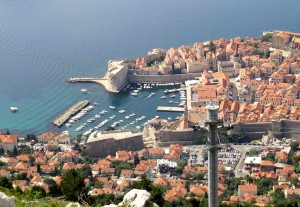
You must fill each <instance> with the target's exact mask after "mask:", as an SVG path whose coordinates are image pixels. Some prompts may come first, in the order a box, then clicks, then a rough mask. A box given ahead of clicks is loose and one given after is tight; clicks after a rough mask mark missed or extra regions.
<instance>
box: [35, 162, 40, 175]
mask: <svg viewBox="0 0 300 207" xmlns="http://www.w3.org/2000/svg"><path fill="white" fill-rule="evenodd" d="M36 171H37V172H38V173H41V164H40V163H38V164H37V165H36Z"/></svg>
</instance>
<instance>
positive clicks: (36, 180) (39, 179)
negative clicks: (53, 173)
mask: <svg viewBox="0 0 300 207" xmlns="http://www.w3.org/2000/svg"><path fill="white" fill-rule="evenodd" d="M41 182H42V177H41V176H39V175H36V176H34V177H33V178H32V179H31V181H30V183H31V184H39V183H41Z"/></svg>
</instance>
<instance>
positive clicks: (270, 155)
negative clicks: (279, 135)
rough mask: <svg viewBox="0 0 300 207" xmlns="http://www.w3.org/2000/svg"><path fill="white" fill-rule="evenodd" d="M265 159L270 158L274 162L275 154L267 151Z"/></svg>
mask: <svg viewBox="0 0 300 207" xmlns="http://www.w3.org/2000/svg"><path fill="white" fill-rule="evenodd" d="M265 160H270V161H274V162H275V154H273V153H268V154H267V155H266V157H265Z"/></svg>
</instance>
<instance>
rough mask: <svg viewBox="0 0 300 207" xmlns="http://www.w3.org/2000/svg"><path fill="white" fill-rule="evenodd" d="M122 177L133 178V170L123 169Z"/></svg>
mask: <svg viewBox="0 0 300 207" xmlns="http://www.w3.org/2000/svg"><path fill="white" fill-rule="evenodd" d="M120 177H123V178H133V177H134V173H133V170H129V169H123V170H122V171H121V174H120Z"/></svg>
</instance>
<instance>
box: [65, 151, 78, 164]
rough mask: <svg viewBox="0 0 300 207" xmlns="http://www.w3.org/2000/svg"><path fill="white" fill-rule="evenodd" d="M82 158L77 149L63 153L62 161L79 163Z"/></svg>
mask: <svg viewBox="0 0 300 207" xmlns="http://www.w3.org/2000/svg"><path fill="white" fill-rule="evenodd" d="M79 160H80V155H79V153H78V152H77V151H68V152H64V153H63V154H62V155H61V161H62V162H74V163H77V162H79Z"/></svg>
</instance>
